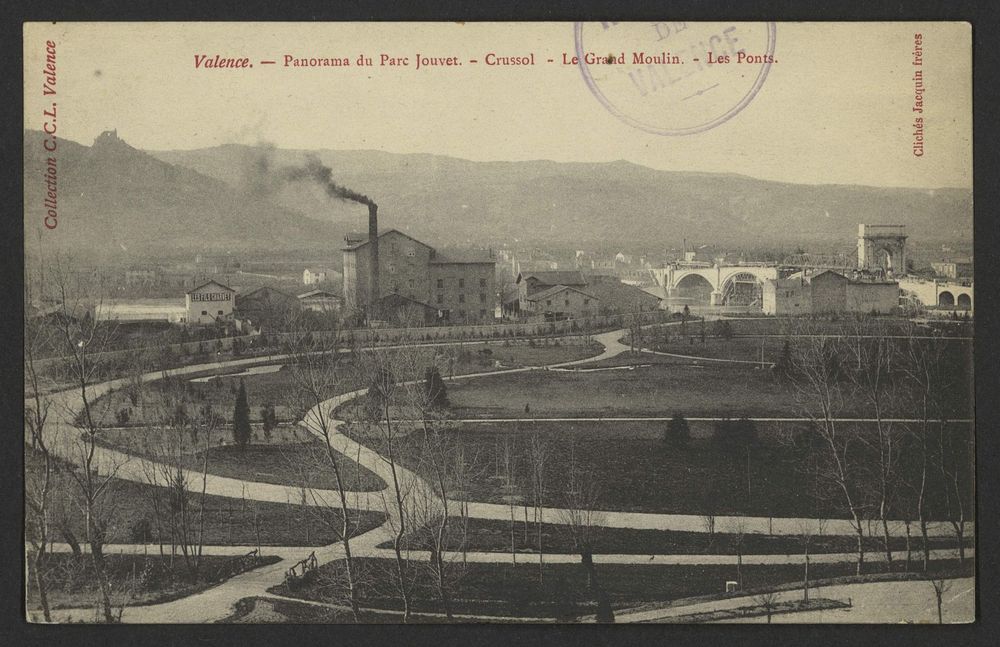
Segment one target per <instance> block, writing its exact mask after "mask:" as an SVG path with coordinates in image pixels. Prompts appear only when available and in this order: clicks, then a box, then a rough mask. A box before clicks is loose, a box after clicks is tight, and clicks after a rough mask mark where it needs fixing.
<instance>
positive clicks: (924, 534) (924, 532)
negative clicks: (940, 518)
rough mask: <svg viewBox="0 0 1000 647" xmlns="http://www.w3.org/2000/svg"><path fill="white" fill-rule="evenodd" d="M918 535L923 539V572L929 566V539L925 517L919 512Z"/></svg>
mask: <svg viewBox="0 0 1000 647" xmlns="http://www.w3.org/2000/svg"><path fill="white" fill-rule="evenodd" d="M920 535H921V537H922V539H923V543H924V545H923V549H924V550H923V552H924V572H925V573H926V572H927V569H929V568H930V566H931V545H930V541H928V539H927V519H926V518H925V517H924V516H923V515H922V514H921V517H920Z"/></svg>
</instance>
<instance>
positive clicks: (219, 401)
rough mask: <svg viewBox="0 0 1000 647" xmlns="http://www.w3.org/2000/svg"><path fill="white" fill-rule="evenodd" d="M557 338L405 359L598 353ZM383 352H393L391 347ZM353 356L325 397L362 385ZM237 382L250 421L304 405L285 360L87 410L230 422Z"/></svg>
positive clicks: (293, 415)
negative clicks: (189, 407) (190, 413)
mask: <svg viewBox="0 0 1000 647" xmlns="http://www.w3.org/2000/svg"><path fill="white" fill-rule="evenodd" d="M546 342H547V343H546ZM556 342H558V340H545V341H539V342H537V343H535V345H529V344H528V343H526V342H517V343H511V342H507V343H506V344H505V343H504V342H477V343H469V344H461V345H450V346H428V347H419V348H414V349H410V350H408V351H407V353H408V354H409V355H408V357H407V358H406V362H405V363H406V364H412V365H413V366H415V367H416V369H417V370H418V371H420V372H421V373H420V375H421V377H422V371H423V368H425V367H426V366H430V365H436V366H438V367H439V370H440V372H441V374H442V375H443V376H445V377H447V376H449V375H464V374H466V373H478V372H484V371H489V370H504V369H512V368H520V367H524V366H543V365H548V364H556V363H560V362H568V361H571V360H576V359H583V358H586V357H591V356H593V355H597V354H598V353H599V352H600V346H599V345H596V344H582V343H575V344H567V343H559V344H557V343H556ZM533 343H534V342H533ZM384 352H385V353H386V354H388V355H389V356H391V355H392V353H394V352H395V351H384ZM397 354H398V353H397ZM354 361H355V360H354V358H353V357H352V356H351V355H350V354H345V355H343V356H342V357H341V360H340V364H339V366H340V373H339V378H340V379H339V380H337V381H336V382H335V383H331V384H330V388H329V389H327V392H325V393H324V396H325V397H333V396H335V395H339V394H341V393H346V392H348V391H352V390H354V389H356V388H361V387H362V386H364V385H365V381H364V379H363V378H362V377H360V376H359V375H358V370H357V367H356V366H355V364H354ZM241 381H242V382H243V383H244V384H245V385H246V390H247V401H248V403H249V405H250V420H251V421H252V422H260V421H261V420H262V417H261V409H262V407H263V406H264V405H268V404H270V405H273V406H274V409H275V415H276V417H277V418H278V420H280V421H285V422H296V421H297V420H299V419H300V418H301V413H302V408H301V407H300V406H298V405H297V404H296V403H297V401H298V395H297V393H296V379H295V375H294V371H293V369H292V367H291V366H290V365H289V364H287V363H284V364H272V365H263V366H256V367H252V368H249V369H246V370H244V371H241V372H230V373H222V374H215V375H213V374H212V373H207V374H203V375H196V376H194V377H192V378H189V379H183V380H182V379H167V380H157V381H154V382H151V383H148V384H146V385H145V386H144V387H143V388H142V390H141V393H140V394H139V395H138V397H137V398H136V399H135V402H133V400H132V398H131V397H130V395H129V394H128V393H127V390H126V389H122V390H118V391H114V392H112V393H109V394H106V395H104V396H102V397H100V398H98V400H97V401H95V402H94V404H93V405H92V408H91V410H92V414H93V415H95V418H96V419H97V421H98V424H99V425H101V426H119V425H120V424H121V423H120V421H119V419H118V416H119V415H120V412H121V411H123V410H125V411H128V412H129V414H128V420H127V423H126V424H127V425H157V424H163V423H164V421H165V420H166V419H167V418H168V417H169V416H170V415H171V414H172V413H173V412H174V410H175V408H176V404H177V403H178V402H180V401H181V400H182V399H183V400H185V401H187V402H190V403H192V404H193V405H194V406H195V407H196V408H197V409H199V410H200V409H201V408H202V407H209V408H210V409H211V411H212V412H213V413H214V414H215V415H216V416H219V417H220V418H221V419H222V420H225V421H226V422H231V421H232V416H233V409H234V406H235V402H236V394H237V391H238V389H239V385H240V382H241Z"/></svg>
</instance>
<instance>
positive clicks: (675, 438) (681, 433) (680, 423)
mask: <svg viewBox="0 0 1000 647" xmlns="http://www.w3.org/2000/svg"><path fill="white" fill-rule="evenodd" d="M663 442H664V443H666V444H667V445H669V446H671V447H686V446H687V445H688V444H689V443H690V442H691V426H690V425H689V424H688V421H687V418H685V417H684V414H681V413H675V414H674V415H673V417H672V418H671V419H670V420H669V421H668V422H667V428H666V429H665V430H664V432H663Z"/></svg>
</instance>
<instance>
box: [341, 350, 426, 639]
mask: <svg viewBox="0 0 1000 647" xmlns="http://www.w3.org/2000/svg"><path fill="white" fill-rule="evenodd" d="M369 340H374V336H371V337H369ZM422 354H424V355H425V354H426V351H423V352H421V350H420V349H393V350H386V349H383V348H379V347H378V346H377V345H376V344H375V342H374V341H369V343H368V345H367V346H365V347H360V348H358V349H356V350H355V352H354V358H355V366H356V367H357V369H358V371H359V376H360V379H361V381H362V383H364V384H366V385H367V387H368V388H367V392H366V395H365V396H363V397H362V398H361V399H360V401H359V403H358V405H357V406H356V409H357V415H356V416H355V418H356V419H357V420H358V422H359V423H360V424H361V426H362V427H363V433H364V434H365V435H366V436H367V437H368V438H369V439H370V440H371V441H372V442H373V443H374V444H376V445H377V449H378V453H379V456H380V458H381V460H382V461H384V462H385V464H386V465H387V466H388V469H389V473H390V477H391V481H392V482H391V483H390V486H391V490H392V497H393V498H392V501H389V500H387V499H386V498H385V495H384V494H382V495H381V496H382V498H383V508H384V509H385V512H386V516H387V519H388V521H387V523H389V525H390V527H391V528H392V530H393V531H394V535H393V552H394V553H395V555H396V576H397V584H398V588H399V594H400V597H401V599H402V602H403V622H409V621H410V619H411V602H410V598H411V595H410V585H411V583H410V580H411V577H410V572H409V571H410V568H409V559H408V558H406V557H404V555H403V549H404V539H405V537H406V534H407V532H408V526H407V520H408V518H409V515H408V512H407V509H408V506H410V505H411V504H412V499H413V498H417V497H414V496H413V492H414V489H415V488H422V487H424V484H423V483H422V481H420V479H419V478H416V477H415V475H413V474H412V473H411V472H410V471H409V470H407V469H405V468H404V467H402V465H401V463H400V461H401V459H402V458H403V454H404V453H405V451H406V449H405V447H404V439H405V437H406V436H407V435H408V433H409V432H411V431H412V430H413V427H414V425H413V421H414V420H417V419H419V416H418V415H417V414H416V413H415V412H414V411H413V410H412V403H413V402H414V396H413V395H412V394H408V393H407V392H408V391H412V390H414V389H420V388H422V381H421V380H420V379H419V372H418V370H417V367H419V366H421V365H422V364H426V362H425V361H423V360H421V359H420V356H421V355H422Z"/></svg>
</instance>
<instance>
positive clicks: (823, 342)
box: [794, 330, 865, 575]
mask: <svg viewBox="0 0 1000 647" xmlns="http://www.w3.org/2000/svg"><path fill="white" fill-rule="evenodd" d="M803 332H808V331H807V330H806V331H803ZM840 362H841V350H840V348H839V344H838V343H837V341H836V340H834V339H831V338H827V337H821V336H816V335H806V336H803V338H802V339H801V340H800V343H799V344H797V345H796V357H795V359H794V365H795V371H794V373H795V379H794V385H795V387H796V396H797V400H798V402H799V405H800V407H801V408H802V409H803V411H804V412H805V413H806V415H807V416H808V417H809V418H810V420H811V421H812V425H811V427H810V431H811V432H812V433H813V434H815V436H816V438H817V439H818V441H819V442H818V444H819V445H820V446H821V449H820V452H821V453H820V455H819V456H818V457H817V458H818V459H819V460H818V462H817V476H818V477H819V478H821V479H822V480H823V481H825V482H826V483H828V484H830V485H831V486H832V487H833V488H834V489H835V490H836V491H837V492H838V494H839V499H840V502H841V505H842V507H843V508H844V510H845V512H847V514H848V515H849V516H850V522H851V525H852V527H853V528H854V531H855V535H856V538H857V551H858V562H857V573H858V574H859V575H860V574H861V572H862V570H863V569H864V561H865V547H864V519H865V511H864V502H863V498H862V494H861V492H860V490H861V484H860V476H859V468H858V466H857V465H856V464H855V461H856V456H855V452H854V451H853V450H854V447H853V446H854V444H855V441H856V438H855V436H856V434H851V433H848V432H847V431H845V430H844V429H842V428H841V423H840V422H839V420H838V419H839V418H840V417H842V416H841V412H842V411H843V409H844V406H845V401H850V399H851V397H852V396H851V395H850V394H849V393H846V394H845V392H844V389H845V388H849V382H848V381H846V380H844V379H843V376H842V371H843V369H842V367H841V365H840Z"/></svg>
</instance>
